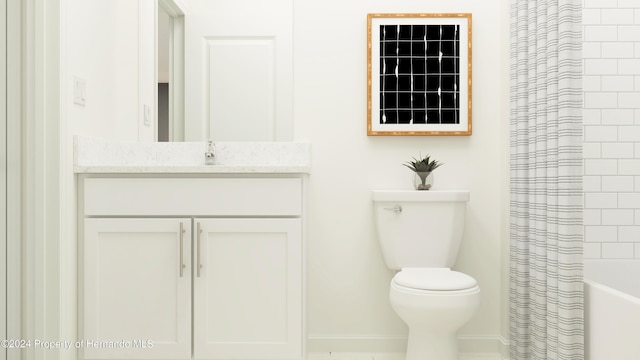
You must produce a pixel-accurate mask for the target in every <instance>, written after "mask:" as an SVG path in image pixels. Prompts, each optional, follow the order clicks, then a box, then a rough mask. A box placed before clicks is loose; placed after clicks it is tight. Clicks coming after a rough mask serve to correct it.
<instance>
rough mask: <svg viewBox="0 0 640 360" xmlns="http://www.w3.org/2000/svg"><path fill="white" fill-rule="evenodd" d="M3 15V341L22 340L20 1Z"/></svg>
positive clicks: (10, 354)
mask: <svg viewBox="0 0 640 360" xmlns="http://www.w3.org/2000/svg"><path fill="white" fill-rule="evenodd" d="M5 4H6V8H5V9H4V11H5V13H4V14H3V15H2V16H6V18H5V19H6V22H4V23H3V25H4V26H5V29H6V37H5V39H6V43H5V44H4V45H6V49H5V50H6V53H5V54H6V57H4V59H5V60H6V62H5V63H4V65H5V66H6V67H4V70H6V77H5V80H6V92H5V94H4V95H3V97H4V99H5V100H6V103H5V104H6V107H5V108H4V114H3V115H5V116H6V122H5V123H4V125H3V126H5V127H4V134H3V135H2V137H3V138H4V139H6V142H5V144H6V148H5V149H4V152H5V155H6V157H5V159H6V163H5V164H6V168H5V169H4V170H5V171H6V172H5V174H4V176H6V177H5V182H4V189H3V191H6V192H5V195H6V197H5V200H6V208H5V209H4V211H5V212H4V213H3V215H2V217H3V220H4V221H6V223H5V224H6V233H5V234H4V235H5V236H6V247H5V248H4V251H5V253H4V255H5V256H6V268H5V271H6V272H5V275H6V277H5V278H4V280H5V284H4V285H5V286H6V288H5V290H6V297H5V301H6V303H5V304H4V305H5V307H4V309H3V311H6V313H5V315H6V318H5V319H6V327H5V329H4V330H5V331H6V333H5V334H4V335H5V337H3V338H4V339H20V338H22V336H21V334H22V328H23V327H22V319H23V313H22V290H23V288H22V283H23V275H22V270H21V269H22V263H23V260H22V256H23V251H22V241H21V239H22V224H23V219H22V180H23V178H22V171H23V165H22V159H23V153H22V135H23V125H22V120H23V110H22V109H23V108H22V106H23V98H22V89H23V85H22V82H23V80H24V77H23V75H24V73H23V65H22V60H23V56H22V53H23V43H22V35H23V6H24V5H23V4H22V1H21V0H7V1H6V3H5ZM0 358H2V357H1V356H0ZM19 358H20V352H19V351H18V350H14V351H8V350H7V352H6V359H12V360H13V359H19Z"/></svg>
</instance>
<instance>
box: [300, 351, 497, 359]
mask: <svg viewBox="0 0 640 360" xmlns="http://www.w3.org/2000/svg"><path fill="white" fill-rule="evenodd" d="M306 360H406V357H405V353H309V354H307V357H306ZM459 360H508V359H504V358H503V357H502V356H500V355H499V354H460V356H459Z"/></svg>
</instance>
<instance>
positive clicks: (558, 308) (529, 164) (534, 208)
mask: <svg viewBox="0 0 640 360" xmlns="http://www.w3.org/2000/svg"><path fill="white" fill-rule="evenodd" d="M581 11H582V0H511V29H510V30H511V45H510V46H511V47H510V53H511V69H510V74H511V114H510V118H511V130H510V144H511V145H510V147H511V155H510V172H511V190H510V196H511V203H510V226H511V230H510V237H511V245H510V284H511V285H510V298H509V300H510V314H511V315H510V333H511V360H528V359H540V360H542V359H574V360H582V359H584V344H583V343H584V327H583V324H584V320H583V319H584V316H583V289H582V237H583V236H582V233H583V228H582V207H583V204H582V87H581V78H582V67H581V62H582V55H581V47H582V45H581V44H582V33H581Z"/></svg>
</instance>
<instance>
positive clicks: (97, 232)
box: [82, 218, 191, 359]
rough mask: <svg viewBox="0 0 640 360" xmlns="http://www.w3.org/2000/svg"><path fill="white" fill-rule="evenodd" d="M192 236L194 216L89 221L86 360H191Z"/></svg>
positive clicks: (86, 232)
mask: <svg viewBox="0 0 640 360" xmlns="http://www.w3.org/2000/svg"><path fill="white" fill-rule="evenodd" d="M190 239H191V219H149V218H144V219H125V218H117V219H113V218H110V219H105V218H91V219H85V220H84V261H83V263H84V271H83V275H84V311H83V317H84V335H83V336H82V339H84V340H85V341H86V342H87V343H86V344H84V355H85V358H87V359H111V358H113V359H117V358H120V359H122V358H139V359H140V358H156V359H183V358H189V357H190V354H191V271H190V268H191V266H190V262H191V252H190V249H191V241H190ZM148 340H151V341H152V342H153V343H148V342H147V341H148ZM120 341H130V342H131V346H129V345H128V344H127V345H125V344H124V343H123V344H122V346H120V345H119V344H117V343H116V344H114V346H109V345H110V344H109V342H120ZM102 342H104V344H102ZM133 342H136V343H135V344H134V343H133Z"/></svg>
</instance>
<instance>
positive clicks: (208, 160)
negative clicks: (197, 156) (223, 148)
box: [204, 140, 215, 165]
mask: <svg viewBox="0 0 640 360" xmlns="http://www.w3.org/2000/svg"><path fill="white" fill-rule="evenodd" d="M213 150H214V147H213V142H212V141H211V140H209V141H208V146H207V152H205V153H204V164H205V165H213V158H214V157H215V155H214V154H213Z"/></svg>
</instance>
